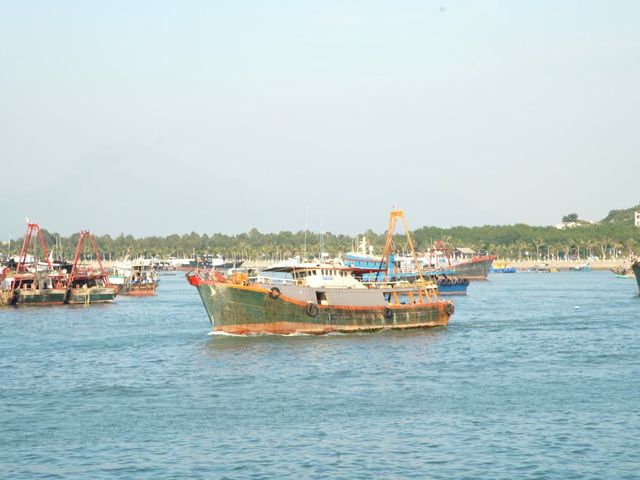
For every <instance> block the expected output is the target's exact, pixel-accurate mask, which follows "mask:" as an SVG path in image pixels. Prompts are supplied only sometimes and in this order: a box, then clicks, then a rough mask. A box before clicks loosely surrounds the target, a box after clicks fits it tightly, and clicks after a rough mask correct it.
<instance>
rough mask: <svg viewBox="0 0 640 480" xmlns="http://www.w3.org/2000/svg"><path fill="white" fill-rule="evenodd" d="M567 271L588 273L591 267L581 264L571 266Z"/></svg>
mask: <svg viewBox="0 0 640 480" xmlns="http://www.w3.org/2000/svg"><path fill="white" fill-rule="evenodd" d="M569 270H571V271H572V272H590V271H591V266H590V265H589V264H588V263H583V264H581V265H572V266H571V267H569Z"/></svg>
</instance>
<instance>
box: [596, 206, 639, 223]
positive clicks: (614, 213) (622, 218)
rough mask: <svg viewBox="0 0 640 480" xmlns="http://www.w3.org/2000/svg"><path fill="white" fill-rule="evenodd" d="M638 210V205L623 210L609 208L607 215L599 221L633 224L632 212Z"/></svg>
mask: <svg viewBox="0 0 640 480" xmlns="http://www.w3.org/2000/svg"><path fill="white" fill-rule="evenodd" d="M637 211H640V205H636V206H635V207H631V208H627V209H625V210H611V211H610V212H609V215H607V216H606V217H604V218H603V219H602V221H601V223H616V224H620V225H624V224H627V225H633V222H634V212H637Z"/></svg>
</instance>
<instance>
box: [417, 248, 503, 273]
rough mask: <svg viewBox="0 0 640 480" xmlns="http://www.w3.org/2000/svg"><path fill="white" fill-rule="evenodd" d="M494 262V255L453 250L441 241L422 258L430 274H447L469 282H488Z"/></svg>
mask: <svg viewBox="0 0 640 480" xmlns="http://www.w3.org/2000/svg"><path fill="white" fill-rule="evenodd" d="M493 260H494V257H493V255H481V254H478V253H476V252H475V251H474V250H473V249H471V248H466V247H460V248H456V249H451V248H449V246H448V245H447V244H446V243H444V242H441V241H436V242H434V244H433V246H432V247H431V248H430V249H429V250H428V251H427V252H426V253H425V254H424V255H423V256H422V257H421V258H420V261H421V262H422V264H423V268H424V269H425V270H426V271H427V272H429V274H432V275H442V274H445V275H447V276H449V277H464V278H466V279H468V280H487V277H488V276H489V270H490V269H491V265H492V264H493Z"/></svg>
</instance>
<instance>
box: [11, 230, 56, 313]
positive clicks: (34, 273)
mask: <svg viewBox="0 0 640 480" xmlns="http://www.w3.org/2000/svg"><path fill="white" fill-rule="evenodd" d="M35 238H37V239H38V240H39V241H40V246H41V248H42V253H43V256H44V258H45V259H46V260H47V262H46V264H45V265H46V268H44V269H43V268H39V265H38V262H37V261H36V259H35V257H33V256H31V255H29V252H28V251H29V247H30V244H31V241H32V239H35ZM28 260H33V261H32V262H31V263H30V262H28ZM0 278H1V280H2V283H1V285H2V291H3V293H2V295H1V298H0V302H1V303H2V304H5V305H62V304H64V301H65V298H66V294H67V286H66V278H65V276H64V275H63V274H62V273H61V272H59V271H57V270H54V269H53V266H52V265H51V262H50V261H49V257H48V253H47V247H46V246H45V243H44V239H43V237H42V231H41V230H40V225H38V224H37V223H29V224H27V231H26V233H25V236H24V239H23V242H22V250H21V251H20V256H19V257H18V262H17V264H16V267H15V272H13V273H11V272H10V271H9V269H3V271H2V275H1V276H0Z"/></svg>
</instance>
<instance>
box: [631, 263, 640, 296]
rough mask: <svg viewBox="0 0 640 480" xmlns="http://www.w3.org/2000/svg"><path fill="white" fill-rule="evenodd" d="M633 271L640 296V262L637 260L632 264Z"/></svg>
mask: <svg viewBox="0 0 640 480" xmlns="http://www.w3.org/2000/svg"><path fill="white" fill-rule="evenodd" d="M631 269H632V270H633V273H634V274H635V276H636V283H637V284H638V294H640V260H636V261H635V262H633V263H632V264H631Z"/></svg>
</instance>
